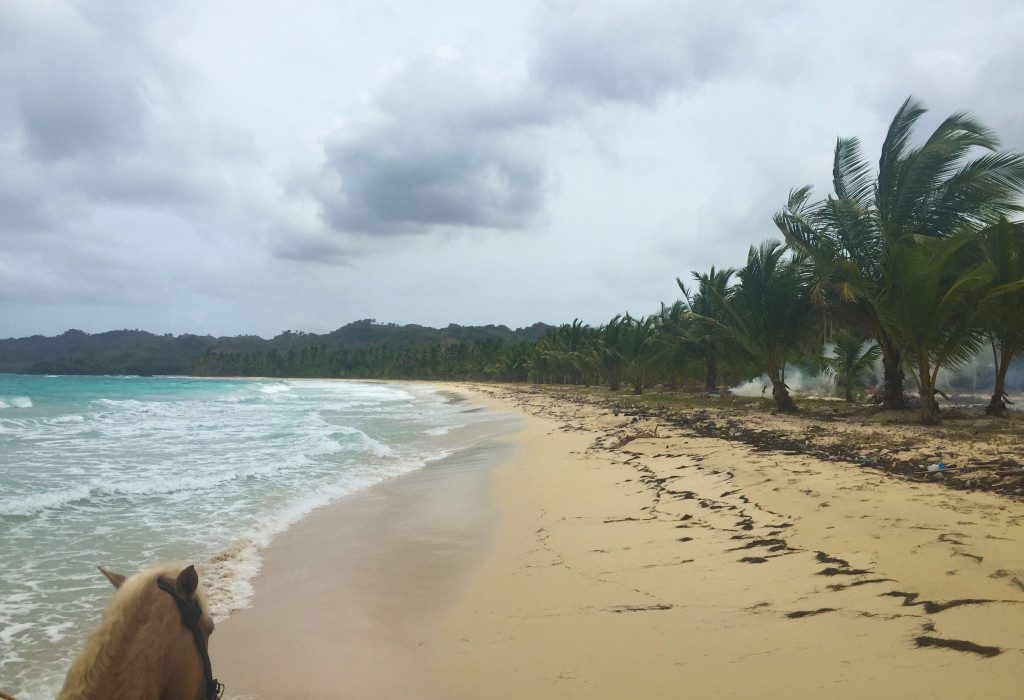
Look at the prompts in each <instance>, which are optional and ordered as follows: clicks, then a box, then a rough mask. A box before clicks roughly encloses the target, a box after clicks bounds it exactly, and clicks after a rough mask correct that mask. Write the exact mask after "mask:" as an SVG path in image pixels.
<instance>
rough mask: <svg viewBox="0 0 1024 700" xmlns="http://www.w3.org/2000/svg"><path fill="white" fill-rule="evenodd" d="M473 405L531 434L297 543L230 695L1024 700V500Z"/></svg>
mask: <svg viewBox="0 0 1024 700" xmlns="http://www.w3.org/2000/svg"><path fill="white" fill-rule="evenodd" d="M462 389H463V390H465V391H472V392H475V395H474V401H477V400H482V401H485V402H487V403H488V404H489V405H491V406H492V407H495V408H503V409H515V410H516V411H519V412H520V413H521V414H522V415H523V416H524V425H523V429H522V431H520V432H518V433H515V434H514V435H512V436H510V438H509V441H510V442H511V443H514V445H515V450H514V452H512V453H511V455H510V456H509V457H508V459H506V460H505V461H503V462H502V463H501V464H500V465H499V466H497V467H496V468H494V469H493V471H488V470H487V469H483V470H478V471H473V470H468V471H467V470H459V469H455V470H453V472H452V473H451V474H449V475H448V476H447V477H442V476H438V477H437V478H436V479H434V478H431V477H428V476H427V475H428V474H429V470H425V471H424V472H420V473H417V474H414V475H409V476H408V477H402V479H398V480H395V481H394V482H389V483H387V484H384V485H382V486H381V487H378V488H377V489H376V490H373V495H372V496H370V494H371V492H367V494H366V497H364V498H360V499H353V500H352V503H345V502H342V503H339V504H337V505H336V506H332V507H329V508H326V509H323V511H321V512H319V513H318V514H316V515H314V517H311V518H310V519H308V520H306V521H303V522H302V523H300V524H298V525H296V526H295V527H294V528H292V530H290V531H289V532H288V533H286V534H285V535H283V536H282V537H281V538H279V539H278V540H277V541H276V542H275V543H274V544H273V545H272V547H271V548H270V550H269V551H268V553H267V556H266V558H265V561H266V564H265V569H264V573H262V574H261V575H260V576H259V577H258V578H257V580H256V595H255V597H254V599H253V604H254V607H253V609H251V610H246V611H242V612H240V613H235V614H234V615H233V616H232V618H231V619H230V620H228V621H227V623H225V624H224V625H222V626H221V628H219V629H218V632H217V634H215V635H214V638H213V639H214V648H213V653H214V663H215V671H216V672H217V674H218V675H219V676H221V678H222V680H223V681H224V682H225V683H226V684H227V685H228V688H229V694H235V693H237V692H240V691H258V692H259V696H260V697H274V698H278V697H280V698H288V697H296V698H298V697H368V698H378V697H396V698H397V697H424V698H435V697H436V698H480V697H508V698H512V697H588V698H590V697H596V698H612V697H619V698H621V697H665V698H669V697H787V698H804V697H806V698H810V697H822V696H826V695H827V696H829V697H838V698H847V697H849V698H854V697H866V696H875V697H908V698H917V697H921V698H925V697H927V698H936V697H985V698H1011V697H1018V696H1019V695H1020V688H1021V687H1022V683H1024V651H1022V648H1024V638H1022V637H1024V632H1022V630H1024V549H1022V547H1021V546H1020V544H1021V541H1022V539H1024V504H1021V503H1020V502H1019V501H1012V500H1009V499H1006V498H1005V497H1002V496H998V495H995V494H986V493H970V492H961V491H953V490H950V489H947V488H945V487H943V486H941V485H938V484H929V483H914V482H908V481H904V480H900V479H898V478H894V477H892V476H890V475H886V474H882V473H879V472H877V471H873V470H868V469H861V468H858V467H856V466H852V465H850V464H844V463H836V462H829V461H823V460H820V459H816V458H813V457H807V456H802V455H785V454H781V453H765V452H758V451H756V450H755V449H754V448H752V447H750V446H747V445H743V444H739V443H736V442H729V441H725V440H722V439H717V438H707V437H705V438H702V437H696V436H694V435H692V434H690V435H688V434H686V433H685V432H683V430H682V429H679V428H669V427H666V426H664V425H659V424H658V423H657V421H656V420H650V419H633V418H629V417H624V416H619V417H616V416H613V415H611V414H609V413H608V412H607V411H606V410H603V409H600V408H599V407H594V406H584V405H578V404H573V403H569V402H566V401H561V400H559V399H557V398H555V397H552V396H548V395H545V394H541V393H536V392H531V391H530V390H529V389H521V388H514V387H513V388H507V387H483V386H478V387H465V386H464V387H462ZM467 483H473V484H475V486H464V485H463V486H458V487H457V488H459V489H460V490H464V491H465V495H466V496H467V497H466V498H464V499H456V502H457V503H459V504H461V505H460V507H459V508H446V507H445V506H444V503H445V494H446V493H447V492H448V490H449V489H451V488H456V485H460V484H467ZM394 489H397V492H395V491H393V490H394ZM353 503H357V505H356V507H352V505H353ZM492 503H493V505H492ZM432 523H433V524H436V527H435V525H432ZM431 533H434V534H431Z"/></svg>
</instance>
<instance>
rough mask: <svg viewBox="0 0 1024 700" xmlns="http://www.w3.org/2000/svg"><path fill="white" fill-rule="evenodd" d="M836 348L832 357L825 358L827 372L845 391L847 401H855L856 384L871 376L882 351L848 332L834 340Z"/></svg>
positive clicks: (843, 332)
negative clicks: (854, 390) (854, 389)
mask: <svg viewBox="0 0 1024 700" xmlns="http://www.w3.org/2000/svg"><path fill="white" fill-rule="evenodd" d="M833 341H834V343H835V348H834V350H833V353H834V354H833V355H832V356H831V357H823V358H822V361H823V362H824V363H825V368H826V370H827V371H829V372H831V373H832V374H834V375H835V377H836V387H837V388H840V389H843V390H844V393H845V397H846V400H847V401H853V386H854V384H855V383H856V382H857V381H858V380H860V379H862V378H864V377H866V376H868V375H870V374H871V373H872V372H873V371H874V369H875V364H876V363H877V362H878V359H879V358H880V357H881V356H882V350H881V348H879V347H878V345H876V344H874V343H871V344H867V345H868V347H867V348H865V347H864V346H865V345H866V343H865V342H864V339H863V338H861V337H860V336H857V335H854V334H853V333H850V332H847V331H841V332H839V333H836V335H835V337H834V338H833Z"/></svg>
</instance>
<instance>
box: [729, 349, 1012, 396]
mask: <svg viewBox="0 0 1024 700" xmlns="http://www.w3.org/2000/svg"><path fill="white" fill-rule="evenodd" d="M834 348H835V346H834V345H832V344H831V343H828V344H826V345H825V346H824V348H823V351H824V352H823V354H824V355H825V356H826V357H830V356H832V354H833V351H834ZM905 376H906V382H905V387H906V391H907V393H910V394H913V393H915V392H916V387H915V385H914V380H913V377H912V376H911V374H910V373H909V372H907V373H906V375H905ZM785 378H786V385H787V386H788V387H789V389H790V392H792V393H793V394H802V395H805V396H820V397H829V398H831V397H835V396H836V395H837V391H836V384H835V378H834V377H833V376H832V375H831V374H828V373H824V372H823V373H821V374H817V375H815V374H811V373H808V372H804V371H802V370H800V369H799V368H797V367H793V366H789V367H787V368H786V374H785ZM863 383H864V384H865V385H867V386H868V387H869V388H870V386H871V385H874V386H880V385H881V383H882V363H881V362H878V363H877V364H876V365H875V370H874V376H873V377H867V378H865V380H864V381H863ZM994 386H995V362H994V360H993V357H992V350H991V348H990V347H989V346H987V345H986V346H983V347H982V349H981V350H979V351H978V353H977V354H976V355H975V356H974V357H973V358H972V359H971V360H970V361H969V362H967V363H965V364H964V365H961V366H960V367H957V368H956V369H955V370H949V369H945V368H944V369H941V370H939V374H938V377H937V381H936V387H937V388H938V389H939V390H940V391H942V392H943V393H944V394H946V395H947V396H948V397H949V403H950V404H953V405H961V406H974V405H984V404H986V403H987V402H988V399H989V398H990V397H991V396H992V390H993V387H994ZM771 390H772V384H771V381H769V380H768V376H767V375H764V374H762V375H761V376H759V377H754V378H753V379H750V380H748V381H745V382H740V383H739V384H737V385H736V386H734V387H733V388H732V389H730V390H729V392H730V393H731V394H733V395H735V396H746V397H751V398H759V397H766V398H770V397H771ZM1006 391H1007V393H1008V394H1010V397H1011V399H1013V401H1014V403H1015V405H1016V407H1018V409H1021V408H1024V359H1022V358H1019V357H1018V358H1014V360H1013V362H1012V363H1011V364H1010V369H1009V370H1008V372H1007V374H1006ZM939 398H940V401H942V399H941V397H939ZM943 403H945V402H944V401H943Z"/></svg>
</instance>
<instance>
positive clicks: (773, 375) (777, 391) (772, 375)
mask: <svg viewBox="0 0 1024 700" xmlns="http://www.w3.org/2000/svg"><path fill="white" fill-rule="evenodd" d="M768 378H769V379H770V380H771V382H772V398H773V399H775V407H776V408H777V409H778V410H779V412H780V413H796V412H797V410H798V409H797V407H796V403H795V402H794V401H793V397H791V396H790V395H789V389H787V388H786V382H785V380H784V379H780V378H779V371H778V370H777V369H770V370H769V371H768Z"/></svg>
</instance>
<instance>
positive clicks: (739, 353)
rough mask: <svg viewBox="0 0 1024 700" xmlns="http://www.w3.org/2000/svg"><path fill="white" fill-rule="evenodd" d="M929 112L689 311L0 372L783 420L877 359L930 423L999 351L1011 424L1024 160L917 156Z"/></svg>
mask: <svg viewBox="0 0 1024 700" xmlns="http://www.w3.org/2000/svg"><path fill="white" fill-rule="evenodd" d="M924 114H925V109H924V107H923V106H922V105H921V103H920V102H918V101H917V100H916V99H914V98H913V97H911V98H908V99H907V100H906V101H905V102H904V103H903V105H902V106H901V107H900V108H899V110H898V111H897V113H896V115H895V117H894V118H893V120H892V123H891V124H890V126H889V129H888V132H887V134H886V137H885V139H884V141H883V143H882V145H881V152H880V156H879V160H878V167H877V170H875V169H874V168H873V167H872V166H871V164H870V163H869V162H868V160H867V159H866V158H865V157H864V155H863V153H862V149H861V144H860V142H859V140H858V139H856V138H840V139H838V141H837V143H836V147H835V153H834V159H833V166H832V192H830V193H829V194H828V195H826V196H825V198H824V199H821V200H815V199H814V198H813V197H812V190H811V188H810V187H799V188H796V189H793V190H792V191H791V192H790V195H789V198H788V201H787V202H786V204H785V206H784V207H783V208H782V209H781V210H780V211H779V212H777V213H776V214H775V215H774V217H773V221H774V224H775V228H776V229H777V231H779V232H781V234H782V235H783V237H784V239H785V240H784V242H776V241H771V240H769V241H765V242H763V243H761V244H759V245H754V246H751V248H750V252H749V254H748V256H747V261H746V264H745V265H744V266H743V267H742V268H739V269H731V268H718V267H712V268H711V269H710V271H708V272H691V278H692V280H693V282H694V283H695V285H694V286H693V287H692V288H688V287H687V286H686V285H685V284H684V283H683V282H682V280H681V279H680V278H677V280H676V281H677V283H678V285H679V288H680V290H681V292H682V295H683V298H682V299H680V300H678V301H675V302H673V303H671V304H662V305H661V309H660V311H658V312H656V313H652V314H650V315H648V316H644V317H633V316H630V315H629V314H620V315H616V316H614V317H613V318H612V319H611V320H609V321H608V322H607V323H605V324H603V325H600V326H597V327H593V326H590V325H587V324H584V323H583V322H581V321H579V320H575V321H573V322H572V323H567V324H563V325H561V326H558V327H551V326H546V325H544V324H536V325H534V326H531V327H530V328H524V329H519V330H515V331H513V330H510V329H508V328H506V327H504V326H483V327H469V326H467V327H463V326H455V325H452V326H449V327H448V328H445V329H432V328H425V327H423V326H396V325H394V324H378V323H375V322H373V321H359V322H356V323H352V324H349V325H347V326H344V327H343V328H340V329H338V330H337V331H334V332H332V333H327V334H325V335H315V334H304V333H292V332H290V331H288V332H285V333H283V334H281V335H279V336H277V337H276V338H273V339H271V340H264V339H262V338H256V337H237V338H212V337H209V336H207V337H199V336H179V337H172V336H155V335H151V334H148V333H141V332H139V331H118V332H114V333H109V334H100V335H95V336H90V335H88V334H84V333H81V332H80V331H68V332H67V333H65V334H64V335H62V336H59V337H58V338H40V337H38V336H37V337H33V338H23V339H18V340H4V341H0V371H13V372H50V373H132V374H157V373H158V374H171V373H173V374H198V375H205V376H238V375H263V376H293V377H314V376H316V377H322V376H326V377H354V378H370V377H378V378H396V379H406V378H418V379H480V380H491V381H532V382H537V383H552V384H568V385H605V386H607V387H609V388H610V389H612V390H614V391H618V390H620V388H621V387H623V386H626V387H628V388H629V389H631V390H632V392H633V393H634V394H636V395H642V394H643V392H644V391H645V390H648V389H650V388H652V387H657V386H660V387H662V388H663V389H664V390H673V389H676V388H677V387H683V388H689V389H695V388H702V389H703V390H704V391H705V392H707V393H709V394H717V393H718V391H719V387H720V386H721V385H722V384H725V385H733V384H735V383H737V382H739V381H741V380H745V379H749V378H750V377H755V376H761V375H763V376H766V377H767V381H768V383H769V384H770V386H771V388H772V399H773V403H774V406H775V408H776V409H777V410H779V411H784V412H793V411H796V410H797V405H796V403H795V402H794V400H793V397H792V396H791V395H790V386H789V385H788V384H787V370H788V371H789V372H790V376H791V377H792V376H793V373H794V371H795V370H800V372H802V373H804V374H807V373H810V374H812V375H815V376H816V375H817V374H818V373H819V372H821V371H822V369H824V370H826V371H827V372H829V373H831V374H832V375H833V376H834V378H835V382H836V386H837V389H839V390H840V391H841V393H842V395H843V396H844V397H845V398H846V399H847V400H848V401H849V400H852V399H853V397H854V390H855V389H856V388H857V387H863V386H865V384H866V383H867V382H871V381H872V380H873V375H874V371H875V365H876V363H877V362H878V361H879V360H881V377H882V381H881V386H880V387H878V390H877V392H876V393H875V395H874V398H875V400H876V402H877V403H879V404H881V405H882V406H883V407H884V408H889V409H902V408H907V407H908V406H910V405H912V404H916V405H917V406H919V409H920V421H921V422H922V423H925V424H931V423H934V422H935V421H937V420H938V419H939V411H938V405H937V402H936V399H935V396H936V394H939V393H941V391H940V384H942V385H943V386H942V387H941V388H950V389H953V390H958V389H964V388H968V387H967V386H964V385H963V381H964V379H963V377H959V378H958V377H955V376H952V375H949V374H948V373H950V372H952V371H955V370H957V369H960V368H963V367H964V366H965V365H967V364H969V363H971V362H972V361H974V362H975V371H974V379H973V389H975V390H977V389H978V381H979V370H978V365H977V358H978V357H979V356H985V355H987V351H986V352H981V351H982V349H983V348H984V347H985V345H986V344H989V345H991V349H992V369H991V372H990V374H989V373H988V372H987V371H986V370H982V376H981V377H980V379H981V381H982V382H984V383H986V386H984V390H985V391H987V390H988V389H991V390H992V398H991V401H990V402H989V406H988V409H987V411H986V412H987V413H989V414H992V415H1003V414H1005V412H1006V410H1007V406H1006V404H1007V402H1008V396H1007V395H1008V391H1009V389H1010V387H1012V386H1018V387H1020V385H1021V383H1022V382H1024V372H1022V371H1021V363H1020V361H1019V356H1020V354H1021V352H1022V350H1024V311H1022V309H1024V223H1021V222H1018V221H1015V220H1014V218H1013V217H1014V216H1018V215H1019V214H1020V212H1021V211H1024V207H1022V202H1021V195H1022V193H1024V156H1022V155H1020V154H1017V153H1013V152H1007V151H1002V150H999V144H998V140H997V139H996V137H995V135H994V134H993V133H992V132H991V131H990V130H988V129H987V128H986V127H985V126H983V125H982V124H981V123H980V122H978V121H977V120H976V119H975V118H974V117H973V116H971V115H968V114H966V113H956V114H953V115H951V116H949V117H947V118H946V119H945V120H943V121H942V122H941V123H940V124H939V126H938V127H936V128H935V130H934V131H933V132H932V133H931V134H930V135H928V136H927V137H926V138H925V139H924V140H923V141H922V142H920V143H918V142H917V141H916V140H915V138H914V131H915V128H916V126H917V125H918V123H919V121H920V120H921V117H922V116H923V115H924ZM766 224H767V216H766ZM766 228H767V226H766ZM826 347H831V348H833V349H832V350H831V351H830V352H829V353H827V354H823V350H824V348H826ZM979 353H980V355H979ZM1015 360H1016V364H1015ZM908 377H909V379H910V383H909V385H910V386H912V387H913V388H914V389H916V393H917V398H916V399H914V398H912V397H908V396H907V395H906V393H905V388H906V387H905V385H906V384H907V378H908Z"/></svg>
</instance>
